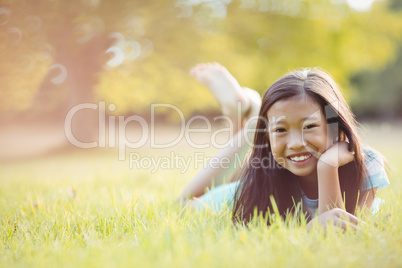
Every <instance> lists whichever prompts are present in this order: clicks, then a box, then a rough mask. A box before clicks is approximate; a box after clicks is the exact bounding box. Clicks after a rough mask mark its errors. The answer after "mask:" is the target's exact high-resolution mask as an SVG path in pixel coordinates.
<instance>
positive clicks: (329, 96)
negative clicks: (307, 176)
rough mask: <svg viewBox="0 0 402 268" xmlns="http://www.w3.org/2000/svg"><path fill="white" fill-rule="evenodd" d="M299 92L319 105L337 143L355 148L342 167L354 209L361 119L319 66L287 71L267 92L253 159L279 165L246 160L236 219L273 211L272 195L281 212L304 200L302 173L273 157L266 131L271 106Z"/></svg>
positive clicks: (360, 170) (361, 169)
mask: <svg viewBox="0 0 402 268" xmlns="http://www.w3.org/2000/svg"><path fill="white" fill-rule="evenodd" d="M300 94H305V95H307V96H309V97H310V98H312V99H313V100H315V101H316V102H317V103H318V104H319V105H320V107H321V109H322V111H323V113H324V114H325V116H326V119H327V123H328V129H329V131H330V132H331V134H332V137H334V142H337V141H348V142H349V150H350V151H354V152H355V160H354V161H352V162H350V163H349V164H347V165H344V166H342V167H340V168H339V171H338V172H339V178H340V179H339V180H340V188H341V193H342V196H343V198H344V202H345V207H346V210H347V211H348V212H349V213H352V214H354V212H355V208H356V204H357V201H358V195H359V190H360V189H361V187H362V183H363V178H364V177H365V172H366V167H365V164H364V158H363V155H362V147H361V142H360V139H359V136H358V133H357V123H356V121H355V119H354V115H353V113H352V112H351V110H350V108H349V106H348V104H347V103H346V101H345V99H344V97H343V96H342V94H341V92H340V90H339V87H338V86H337V84H336V83H335V81H334V80H333V78H332V77H331V76H330V75H329V74H328V73H326V72H325V71H323V70H321V69H318V68H312V69H301V70H296V71H293V72H289V73H287V74H285V75H284V76H282V77H281V78H279V79H278V80H277V81H276V82H275V83H274V84H272V85H271V86H270V88H269V89H268V90H267V91H266V93H265V94H264V96H263V98H262V105H261V109H260V113H259V119H258V121H257V127H256V133H255V136H254V145H253V148H252V151H251V155H250V160H249V161H251V160H252V159H264V158H265V159H267V158H268V160H270V161H274V162H275V164H274V165H270V166H269V167H266V166H263V165H260V166H256V165H250V164H249V165H246V167H245V169H244V170H243V172H242V173H241V176H242V179H241V181H240V184H239V187H238V188H237V191H236V193H235V197H234V205H233V213H232V220H233V221H234V222H238V221H241V222H243V223H246V224H247V223H248V222H249V220H250V219H251V218H252V217H253V215H254V212H255V209H256V210H257V212H258V214H262V215H263V216H265V214H266V213H267V211H270V213H273V204H272V203H271V196H273V198H274V200H275V203H276V206H277V208H278V210H279V213H280V214H281V216H282V217H285V216H286V214H287V213H292V211H294V209H295V205H296V204H297V203H298V202H300V201H301V199H302V191H301V188H300V186H299V182H298V181H299V180H298V177H297V176H296V175H294V174H293V173H291V172H290V171H288V170H287V169H285V168H282V167H281V166H280V165H279V164H278V163H277V162H276V161H275V160H274V158H273V156H272V151H271V145H270V142H269V138H268V137H267V135H266V131H264V130H267V122H268V118H267V113H268V110H269V108H270V107H271V106H272V105H273V104H274V103H275V102H277V101H279V100H284V99H288V98H291V97H294V96H297V95H300ZM268 224H269V222H268Z"/></svg>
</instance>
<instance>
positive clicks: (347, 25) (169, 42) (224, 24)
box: [0, 0, 402, 118]
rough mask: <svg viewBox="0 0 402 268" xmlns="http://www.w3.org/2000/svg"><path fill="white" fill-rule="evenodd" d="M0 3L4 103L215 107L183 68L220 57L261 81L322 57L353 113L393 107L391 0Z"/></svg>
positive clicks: (392, 111)
mask: <svg viewBox="0 0 402 268" xmlns="http://www.w3.org/2000/svg"><path fill="white" fill-rule="evenodd" d="M351 2H352V1H351ZM0 8H1V10H0V11H1V12H0V15H1V16H0V30H1V34H0V35H1V36H0V37H1V39H0V40H1V41H2V42H1V46H0V56H1V58H2V61H1V63H0V72H1V73H2V76H1V77H0V79H1V80H0V81H1V88H0V101H1V105H0V107H1V109H2V110H4V111H8V112H11V111H27V110H28V111H29V110H31V111H32V110H33V111H38V110H39V111H41V112H42V113H48V114H49V113H60V114H61V117H62V118H63V117H64V115H65V113H66V111H67V110H68V109H69V108H71V107H72V106H73V105H76V104H78V103H82V102H94V101H96V100H102V101H106V102H107V103H114V104H116V106H117V108H116V111H114V113H115V114H131V113H144V112H148V111H149V104H150V103H155V102H164V103H171V104H175V105H177V106H179V107H180V108H181V109H182V110H183V112H184V113H185V114H186V115H190V114H191V113H193V112H195V111H201V112H206V111H210V110H211V109H215V110H218V109H217V108H218V107H217V104H216V102H215V101H214V100H213V98H212V97H211V94H209V92H207V91H206V90H205V89H203V88H202V87H201V86H200V85H198V83H197V82H196V81H195V80H194V79H193V78H191V77H190V76H189V75H188V70H189V69H190V67H191V66H193V65H194V64H196V63H198V62H209V61H217V62H220V63H221V64H223V65H225V66H227V67H228V68H229V70H230V71H231V72H232V73H233V74H234V76H235V77H236V78H238V80H239V81H240V83H241V84H242V85H245V86H248V87H251V88H255V89H257V90H258V91H260V92H261V93H263V92H264V91H265V90H266V88H267V87H268V86H269V85H270V83H272V82H273V81H275V80H276V79H277V78H278V77H279V76H280V75H282V74H283V73H285V72H287V71H288V70H291V69H294V68H299V67H308V66H321V67H323V68H324V69H326V70H328V71H329V72H330V73H331V74H332V75H333V76H334V77H335V80H336V81H338V82H339V83H340V84H341V85H342V87H343V88H344V92H345V94H346V95H347V97H348V99H349V100H350V101H351V102H352V104H353V106H354V107H355V109H356V112H357V113H359V114H364V113H366V112H367V113H377V114H383V115H388V116H389V115H399V114H400V111H399V109H398V107H400V106H401V103H402V102H401V96H400V91H401V81H400V75H398V74H399V73H400V71H401V67H400V66H401V65H400V62H401V59H400V58H401V57H400V56H399V57H398V53H399V54H400V49H399V48H400V47H401V38H402V11H401V9H400V1H398V0H393V1H375V2H374V3H373V4H372V6H371V8H370V9H369V10H367V11H364V12H360V11H356V10H354V9H352V8H350V7H349V5H348V4H347V3H346V1H342V0H339V1H334V0H312V1H304V0H286V1H277V0H259V1H256V0H242V1H240V0H233V1H231V0H214V1H206V0H197V1H190V0H166V1H125V0H117V1H107V0H103V1H100V0H74V1H61V0H53V1H50V0H39V1H28V0H16V1H15V0H3V1H2V3H1V4H0ZM110 49H111V50H112V51H111V50H110ZM113 51H114V52H113ZM60 66H61V67H60ZM63 70H64V71H65V74H66V75H65V78H62V79H57V78H58V77H59V78H60V75H61V73H62V71H63ZM379 96H381V98H379ZM377 102H379V103H380V105H379V106H377V108H381V109H383V110H387V111H385V112H382V111H378V109H374V108H373V106H375V104H377ZM389 103H392V105H387V104H389ZM376 111H377V112H376Z"/></svg>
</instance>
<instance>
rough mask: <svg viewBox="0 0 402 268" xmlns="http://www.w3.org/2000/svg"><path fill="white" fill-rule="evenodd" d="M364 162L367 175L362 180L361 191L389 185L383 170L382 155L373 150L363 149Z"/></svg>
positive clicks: (379, 188) (378, 188)
mask: <svg viewBox="0 0 402 268" xmlns="http://www.w3.org/2000/svg"><path fill="white" fill-rule="evenodd" d="M364 154H365V156H364V162H365V164H366V168H367V176H366V178H365V179H364V181H363V186H362V191H366V190H369V189H372V188H375V187H377V191H378V190H381V189H384V188H386V187H388V186H389V185H390V182H389V180H388V176H387V172H386V171H385V166H384V160H383V157H382V156H381V155H380V154H378V153H375V152H374V151H373V150H370V149H364Z"/></svg>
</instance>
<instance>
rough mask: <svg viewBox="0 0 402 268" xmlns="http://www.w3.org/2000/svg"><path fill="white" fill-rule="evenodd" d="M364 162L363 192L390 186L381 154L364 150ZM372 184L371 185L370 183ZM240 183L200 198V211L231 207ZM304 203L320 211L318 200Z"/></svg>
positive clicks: (376, 202) (311, 211) (375, 208)
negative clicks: (365, 171)
mask: <svg viewBox="0 0 402 268" xmlns="http://www.w3.org/2000/svg"><path fill="white" fill-rule="evenodd" d="M363 152H364V162H365V164H366V168H367V178H366V179H364V180H363V186H362V189H361V190H362V191H366V190H369V189H371V188H375V187H377V191H378V190H381V189H383V188H385V187H387V186H389V185H390V183H389V180H388V177H387V173H386V171H385V167H384V161H383V158H382V156H381V155H380V154H378V153H375V152H374V151H373V150H371V149H368V148H366V149H364V150H363ZM370 182H371V183H370ZM238 186H239V181H236V182H232V183H227V184H223V185H219V186H217V187H215V188H213V189H212V190H210V191H208V192H207V193H206V194H204V195H203V196H201V197H200V198H199V201H200V202H199V206H198V208H199V209H205V208H209V209H212V210H214V211H220V210H221V209H222V207H224V206H230V205H231V203H232V201H233V198H234V195H235V192H236V189H237V187H238ZM303 203H304V205H305V207H306V210H307V211H308V212H309V214H310V215H314V214H315V212H316V210H317V209H318V199H309V198H308V197H306V196H305V195H304V196H303ZM380 205H381V200H380V199H379V198H375V199H374V201H373V205H372V212H373V213H375V212H377V211H378V209H379V206H380Z"/></svg>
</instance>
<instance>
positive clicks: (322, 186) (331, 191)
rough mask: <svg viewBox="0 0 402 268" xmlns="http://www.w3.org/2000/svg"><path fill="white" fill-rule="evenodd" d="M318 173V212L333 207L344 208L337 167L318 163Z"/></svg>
mask: <svg viewBox="0 0 402 268" xmlns="http://www.w3.org/2000/svg"><path fill="white" fill-rule="evenodd" d="M317 173H318V174H317V175H318V198H319V201H318V214H319V215H320V214H322V213H324V212H326V211H328V210H331V209H333V208H341V209H344V203H343V199H342V194H341V188H340V185H339V175H338V167H334V166H331V165H328V164H326V163H320V164H319V165H318V167H317Z"/></svg>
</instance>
